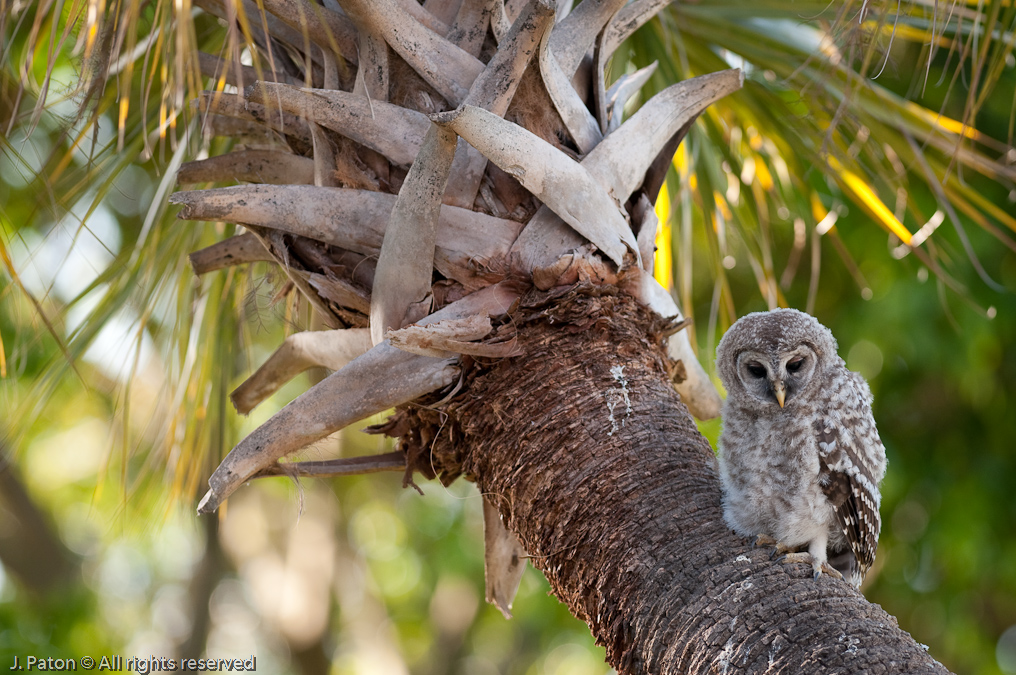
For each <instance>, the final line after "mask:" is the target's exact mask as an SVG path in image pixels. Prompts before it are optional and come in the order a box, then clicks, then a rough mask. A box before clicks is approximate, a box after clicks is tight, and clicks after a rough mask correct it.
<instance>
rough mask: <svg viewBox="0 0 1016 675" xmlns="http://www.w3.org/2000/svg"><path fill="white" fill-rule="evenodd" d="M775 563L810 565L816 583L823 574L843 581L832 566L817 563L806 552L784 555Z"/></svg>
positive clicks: (826, 563)
mask: <svg viewBox="0 0 1016 675" xmlns="http://www.w3.org/2000/svg"><path fill="white" fill-rule="evenodd" d="M776 562H778V563H781V564H784V565H786V564H793V563H804V564H806V565H811V568H812V570H814V572H815V575H814V577H813V578H814V579H815V580H816V581H817V580H818V578H819V577H820V576H822V574H823V573H825V574H828V575H829V576H831V577H832V578H833V579H840V580H842V579H843V575H842V574H840V572H839V570H837V569H836V568H834V567H833V566H832V565H830V564H829V563H828V562H826V561H824V560H823V561H822V562H819V561H818V559H817V558H815V556H813V555H812V554H810V553H808V552H807V551H800V552H790V553H786V554H784V555H783V556H781V557H780V558H778V559H777V560H776Z"/></svg>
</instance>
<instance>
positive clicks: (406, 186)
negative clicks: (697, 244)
mask: <svg viewBox="0 0 1016 675" xmlns="http://www.w3.org/2000/svg"><path fill="white" fill-rule="evenodd" d="M453 4H454V5H455V6H457V7H458V9H457V12H453V11H452V8H451V6H449V8H444V9H447V10H448V11H447V12H445V11H443V10H442V11H441V12H438V14H447V15H449V16H450V15H454V16H455V20H454V22H452V23H451V24H450V25H449V24H447V23H446V22H444V21H442V20H440V19H438V18H436V17H435V16H434V15H433V14H432V13H431V12H430V11H428V9H425V8H423V7H421V6H420V5H418V4H417V3H416V2H415V1H413V0H384V1H380V0H373V1H368V0H339V2H338V3H336V2H329V1H326V2H325V4H324V6H320V5H317V4H311V3H309V2H305V1H301V0H298V1H297V2H295V3H291V2H280V1H278V0H266V1H265V3H264V7H265V10H267V14H266V16H265V17H254V18H256V20H247V21H241V15H242V14H243V11H244V8H245V7H248V8H249V7H252V5H247V4H243V5H235V6H234V5H233V2H232V0H222V1H221V2H220V1H219V0H203V1H202V2H199V5H200V6H201V7H202V8H203V9H205V11H208V12H211V13H213V14H216V15H217V16H219V17H221V18H222V19H223V20H225V21H226V22H227V23H230V24H231V25H233V26H235V27H236V29H237V34H241V33H242V30H251V31H253V33H252V35H253V38H254V44H253V45H250V47H251V50H252V52H254V53H255V54H256V55H258V58H259V63H262V64H267V63H269V62H271V63H274V64H276V65H278V66H279V70H277V71H275V72H270V71H266V70H265V69H264V68H255V69H252V68H250V67H244V66H240V65H239V64H237V63H234V62H231V61H225V60H220V59H218V58H216V57H213V56H208V55H205V56H204V57H203V58H202V60H201V66H202V69H203V70H204V72H205V74H207V75H209V76H214V77H220V78H222V79H221V81H225V82H231V83H234V84H236V85H237V86H238V87H244V86H245V88H242V89H240V88H238V90H237V91H238V93H224V92H222V91H219V92H206V93H205V94H203V95H202V96H201V98H200V100H199V101H198V102H197V105H198V108H199V110H200V111H202V113H203V115H204V119H205V122H206V129H207V130H208V133H211V134H218V135H232V136H235V137H238V138H239V139H241V140H243V139H249V138H252V137H253V138H255V139H258V140H257V142H256V143H255V145H253V146H241V147H238V148H235V150H234V152H231V153H230V154H227V155H223V156H219V157H212V158H209V159H205V160H201V161H197V162H191V163H189V164H187V165H185V166H184V167H183V168H182V169H181V171H180V181H181V182H197V181H210V182H233V181H242V182H244V183H245V184H244V185H239V186H232V187H219V188H215V189H206V190H196V191H189V192H179V193H177V194H175V195H174V196H173V197H172V198H171V201H173V202H174V203H177V204H182V205H183V206H184V208H183V209H182V210H181V211H180V213H179V217H180V218H184V219H190V220H204V221H212V222H221V221H226V222H231V223H236V224H239V225H242V226H244V227H245V228H246V230H247V232H246V233H244V234H241V235H239V236H237V237H234V238H232V239H228V240H226V241H223V242H221V243H219V244H216V245H215V246H212V247H210V248H209V249H205V250H203V251H199V252H197V253H195V254H194V255H193V256H192V260H193V263H194V266H195V270H196V271H197V272H198V273H204V272H208V271H212V270H216V269H222V268H223V267H227V266H229V265H232V264H242V263H246V262H250V261H255V260H264V259H266V258H268V259H270V260H274V261H276V262H277V263H278V264H279V265H280V266H281V267H282V269H283V270H284V271H285V273H286V275H288V278H289V280H290V281H291V283H292V284H293V285H294V286H295V287H296V288H297V289H299V290H300V291H301V292H302V293H303V294H304V295H305V296H306V297H307V299H308V300H309V301H310V302H311V303H312V305H313V306H314V307H315V309H316V310H317V311H318V312H319V313H320V315H321V317H322V318H323V320H324V323H325V324H327V325H328V326H330V327H331V330H330V331H324V332H317V333H302V334H299V335H294V336H291V337H290V338H289V339H287V340H286V342H285V344H283V345H282V347H280V348H279V350H278V351H277V352H276V353H275V354H274V355H273V356H272V357H271V358H270V359H269V361H268V362H267V363H266V364H265V365H264V366H262V367H261V368H260V369H259V370H258V371H257V372H255V373H254V374H253V375H252V376H251V377H250V378H249V379H248V380H247V382H245V383H244V384H243V385H242V386H241V387H240V388H239V389H238V390H237V391H236V392H235V393H234V396H233V399H234V403H235V404H236V407H237V409H238V410H239V411H240V412H242V413H247V412H249V411H250V410H251V409H252V408H253V407H254V406H256V405H257V404H258V403H260V402H261V401H262V400H264V398H266V397H267V396H269V395H270V394H271V393H272V392H274V391H276V390H277V389H278V388H279V387H280V386H281V385H282V384H284V383H285V381H287V380H288V379H289V378H292V377H293V376H294V375H296V374H297V373H299V372H300V371H302V370H305V369H306V368H309V367H312V366H325V367H327V368H329V369H331V370H333V371H334V372H333V373H332V374H331V375H329V376H328V377H326V378H325V379H324V380H322V381H321V382H320V383H318V384H317V385H315V386H314V387H312V388H311V389H310V390H308V391H307V392H306V393H304V394H303V395H301V396H300V397H298V398H297V399H296V400H294V401H293V402H292V403H290V404H289V405H288V406H286V407H285V408H283V409H282V410H281V411H280V412H279V413H277V414H276V415H275V416H273V417H272V418H271V419H269V420H268V421H267V422H266V423H265V424H263V425H262V426H261V427H260V428H258V429H257V430H256V431H255V432H254V433H252V434H251V435H250V436H249V437H247V438H246V439H244V440H243V441H241V442H240V443H239V444H238V445H237V446H236V447H235V448H234V449H233V450H232V451H231V452H230V453H229V455H228V456H227V457H226V458H225V459H224V460H223V462H222V464H221V465H220V466H219V468H218V469H216V471H215V472H214V474H213V475H212V477H211V479H210V481H209V484H210V487H211V489H210V490H209V492H208V494H207V495H205V497H204V499H203V500H202V501H201V504H200V507H199V510H200V511H201V512H211V511H214V510H216V509H217V508H218V507H219V505H220V504H221V503H222V502H223V500H225V499H226V498H227V497H229V495H230V494H231V493H232V492H233V491H234V490H236V489H237V488H238V487H239V486H240V485H242V484H243V483H244V482H246V481H247V480H249V479H251V478H253V477H257V476H264V475H279V474H297V475H325V474H329V475H334V474H340V473H349V472H353V471H357V470H360V471H371V470H384V469H403V470H405V471H407V482H409V481H411V473H412V472H413V471H419V472H421V473H422V474H424V475H426V476H433V475H438V474H440V475H441V477H442V479H443V480H451V479H453V478H454V477H455V476H457V475H459V474H460V473H462V472H463V470H464V469H463V468H461V467H457V466H455V465H454V462H455V459H454V453H453V454H451V455H449V454H448V453H445V454H442V453H439V452H435V451H433V447H432V446H434V442H435V441H436V439H437V438H438V436H439V435H440V434H439V431H440V430H441V429H442V428H444V429H445V432H447V433H453V434H454V433H455V432H454V429H455V424H451V425H450V426H449V425H447V424H445V423H446V422H447V419H448V417H449V415H450V414H451V411H453V410H454V409H455V406H456V405H460V403H461V402H462V401H465V400H469V401H473V400H474V399H472V398H470V397H471V396H472V394H471V393H470V387H471V383H472V381H473V378H475V377H476V373H479V372H483V371H484V369H485V368H488V367H489V366H490V365H491V364H493V363H496V362H497V360H499V359H509V358H510V359H520V360H526V359H531V358H533V354H532V352H531V351H530V349H531V345H530V344H529V343H527V341H526V340H525V339H523V338H524V335H525V333H526V325H528V323H530V322H532V321H535V320H536V319H535V318H534V317H538V318H540V320H542V321H546V322H551V323H552V322H553V321H554V320H555V317H556V320H557V321H558V323H559V325H560V326H562V329H565V330H596V329H597V327H596V325H595V322H597V321H609V316H610V312H605V311H603V307H602V306H600V305H603V303H608V304H610V303H615V304H616V303H618V302H620V301H619V298H620V297H622V296H624V297H628V298H633V299H634V300H635V301H636V302H637V303H640V304H641V306H642V307H644V308H645V313H646V317H654V318H647V319H645V320H643V321H641V322H640V323H639V324H638V325H640V326H641V327H642V329H643V332H644V334H645V336H646V337H645V340H647V341H648V343H653V344H656V343H657V342H658V343H659V345H660V355H661V357H660V358H661V359H662V358H663V356H662V355H663V354H664V353H665V351H664V348H663V346H662V345H663V344H664V343H665V344H666V351H669V356H670V358H671V359H673V360H674V361H675V362H679V363H680V367H679V368H677V369H675V372H680V373H681V376H680V377H677V378H675V382H676V386H677V389H678V391H679V392H680V394H681V397H682V400H683V401H684V403H685V404H686V405H687V406H688V408H689V409H690V410H691V411H692V413H694V414H695V415H696V416H698V417H700V418H709V417H714V416H716V415H717V414H718V412H719V397H718V395H717V393H716V391H715V390H714V389H713V387H712V385H711V383H710V381H709V379H708V377H707V376H706V374H705V372H704V371H703V370H702V367H701V366H700V365H699V363H698V361H697V360H696V358H695V356H694V354H693V353H692V350H691V346H690V343H689V341H688V338H687V336H686V334H685V333H684V332H683V331H679V330H678V331H676V332H675V331H674V330H673V328H674V327H675V326H676V325H677V324H678V322H680V321H681V315H680V312H679V310H678V308H677V306H676V304H675V303H674V301H673V300H672V298H671V296H670V294H669V293H668V292H667V291H666V290H665V289H663V288H662V287H661V286H660V285H659V284H658V283H657V282H656V281H655V279H654V278H653V276H652V257H653V241H654V239H655V233H656V227H657V222H656V217H655V214H654V212H653V203H654V202H655V200H656V197H657V194H658V192H659V190H660V186H661V184H662V182H663V177H664V174H665V172H666V170H667V167H668V166H669V163H670V158H671V157H672V156H673V153H674V151H675V149H676V147H677V144H678V143H679V142H680V140H681V139H682V138H683V137H684V135H685V133H686V132H687V130H688V128H689V126H690V125H691V124H692V123H693V122H694V120H695V119H696V117H697V116H698V115H699V114H700V113H701V112H702V111H703V110H704V109H705V108H706V107H707V106H709V105H710V104H711V103H712V102H714V101H716V100H717V99H719V98H721V97H723V96H725V95H726V94H728V93H730V92H732V91H734V90H736V89H738V88H739V87H740V86H741V82H742V79H743V78H742V74H741V73H740V71H737V70H729V71H722V72H718V73H713V74H710V75H705V76H702V77H698V78H695V79H692V80H688V81H685V82H682V83H680V84H677V85H674V86H672V87H670V88H668V89H666V90H664V91H663V92H661V93H660V94H658V95H657V96H655V97H653V98H652V99H650V100H649V101H647V102H646V103H645V104H644V105H643V106H642V107H641V108H640V109H639V110H638V111H637V112H636V113H635V114H634V115H632V116H631V118H630V119H628V120H626V121H624V122H623V123H621V114H622V111H623V110H624V103H625V101H626V100H627V98H628V97H630V96H632V95H633V94H634V93H636V92H637V91H638V89H639V87H640V86H641V85H642V84H643V83H644V82H645V81H646V80H647V79H648V77H649V75H651V72H652V71H651V69H648V70H643V71H639V72H637V73H633V74H632V75H629V76H625V77H624V78H622V79H621V80H620V81H618V82H614V83H609V82H605V81H604V77H605V71H606V63H607V59H608V58H609V57H610V55H611V54H612V53H613V51H614V50H615V49H616V48H617V47H618V46H619V45H620V44H621V42H622V41H623V40H624V39H625V38H626V37H627V36H628V35H630V34H631V33H632V32H633V31H634V30H635V29H636V28H638V27H639V26H641V25H642V24H644V23H645V22H646V21H648V20H649V19H650V18H651V17H652V16H653V15H654V14H655V13H656V12H657V11H659V10H660V9H661V8H662V7H663V6H664V5H665V4H666V3H665V2H661V1H659V0H638V1H636V2H632V3H630V4H628V3H626V2H625V0H610V1H608V2H592V1H591V0H587V2H583V3H581V4H579V5H578V6H577V7H576V8H575V9H574V11H571V12H570V13H563V14H564V17H563V18H562V19H561V20H557V19H558V13H557V12H556V10H555V7H554V5H553V3H549V2H542V1H539V0H532V1H531V2H529V3H521V2H507V3H505V2H501V0H496V1H494V2H490V1H489V0H461V3H459V2H455V3H453ZM438 5H441V3H434V2H428V4H427V7H429V8H431V9H435V8H436V7H437V6H438ZM248 11H251V10H249V9H248ZM246 18H247V19H250V18H251V17H246ZM241 24H242V25H241ZM266 29H267V31H268V32H267V33H264V32H263V31H264V30H266ZM259 73H260V74H259ZM255 79H257V81H253V80H255ZM255 146H256V147H255ZM576 289H578V290H576ZM570 293H571V294H574V293H578V296H575V297H580V296H581V297H582V298H584V300H583V301H582V302H568V301H566V299H567V298H568V297H572V296H569V294H570ZM590 302H592V303H593V304H594V305H598V307H591V306H590ZM574 308H578V310H577V311H578V312H579V314H575V315H570V316H567V317H564V316H557V315H556V313H558V312H565V313H568V312H572V313H573V314H574V312H575V311H576V310H575V309H574ZM583 317H597V318H595V319H593V318H583ZM590 322H592V323H590ZM667 326H670V327H671V330H670V331H668V330H667V329H666V327H667ZM565 327H567V328H565ZM668 333H669V335H667V334H668ZM665 335H667V336H666V337H664V336H665ZM648 343H647V344H648ZM617 377H619V378H621V379H623V375H618V376H617ZM619 381H620V380H619ZM474 402H475V401H474ZM393 407H400V410H401V412H400V413H398V414H397V415H396V417H395V418H394V419H393V420H392V421H391V422H389V424H388V425H386V426H385V427H384V429H383V430H384V431H386V432H387V433H390V434H392V435H395V436H400V437H401V438H402V439H403V442H402V444H401V445H400V451H401V452H402V454H403V459H402V461H400V459H399V457H395V456H383V457H381V458H378V459H377V460H374V461H372V460H363V459H357V460H341V459H340V460H334V461H330V462H314V463H294V464H285V465H280V464H279V463H278V462H279V460H280V459H283V458H284V457H286V456H287V455H290V454H291V453H293V452H295V451H297V450H300V449H301V448H303V447H305V446H307V445H308V444H310V443H313V442H315V441H317V440H319V439H321V438H323V437H325V436H327V435H329V434H331V433H333V432H335V431H337V430H339V429H341V428H343V427H345V426H347V425H349V424H352V423H353V422H356V421H358V420H361V419H363V418H365V417H368V416H370V415H373V414H375V413H378V412H381V411H384V410H387V409H389V408H393ZM611 410H613V408H611ZM502 414H514V413H511V412H510V411H503V413H502ZM612 414H613V413H612ZM617 414H618V415H622V412H621V411H620V409H619V410H618V413H617ZM611 420H612V421H614V422H616V424H622V423H623V415H622V416H621V417H618V418H616V420H615V418H614V417H611ZM442 425H444V427H443V426H442ZM445 432H442V433H445ZM505 537H509V538H510V537H511V535H508V534H507V531H506V530H505V529H504V527H503V526H502V527H500V529H498V528H497V527H495V526H494V525H493V521H491V523H488V557H490V556H491V555H492V554H491V553H490V551H492V550H495V549H497V550H502V551H508V552H509V553H505V554H504V555H509V557H510V556H515V563H516V564H511V561H510V560H509V561H508V564H505V565H502V566H501V567H502V568H503V569H504V570H506V571H504V572H500V573H497V574H495V575H494V576H497V577H498V578H499V579H500V580H499V581H498V583H497V584H495V586H497V588H495V589H491V588H489V589H488V595H489V596H490V597H491V599H492V600H493V601H494V602H496V603H497V604H498V606H499V607H501V609H502V611H505V612H506V613H507V611H508V607H509V606H510V602H511V596H512V595H513V594H514V586H513V584H514V585H517V579H515V580H514V581H512V579H514V575H515V574H516V573H518V571H519V570H520V568H521V564H517V563H518V552H519V551H518V546H517V543H516V544H514V545H513V544H511V542H507V543H505V542H504V541H501V540H504V539H505ZM499 541H501V544H504V545H503V546H502V545H501V544H499V543H498V542H499ZM494 558H495V559H489V560H488V571H489V570H491V569H493V568H496V567H498V565H499V558H503V556H494ZM502 562H503V560H502ZM491 574H493V573H491ZM488 581H490V580H488Z"/></svg>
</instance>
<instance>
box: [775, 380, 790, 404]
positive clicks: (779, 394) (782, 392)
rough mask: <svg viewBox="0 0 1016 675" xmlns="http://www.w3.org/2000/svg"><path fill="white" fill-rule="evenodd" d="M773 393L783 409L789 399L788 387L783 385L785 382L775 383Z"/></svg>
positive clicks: (778, 381)
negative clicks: (785, 401) (784, 402)
mask: <svg viewBox="0 0 1016 675" xmlns="http://www.w3.org/2000/svg"><path fill="white" fill-rule="evenodd" d="M773 393H774V394H776V402H777V403H779V404H780V407H781V408H782V407H783V401H784V400H786V398H787V385H785V384H783V380H776V381H775V382H773Z"/></svg>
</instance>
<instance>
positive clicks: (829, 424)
mask: <svg viewBox="0 0 1016 675" xmlns="http://www.w3.org/2000/svg"><path fill="white" fill-rule="evenodd" d="M844 373H845V374H846V375H847V376H848V377H847V378H846V381H845V382H844V383H843V385H844V386H842V387H838V388H837V389H838V392H837V393H838V394H839V396H837V397H836V398H837V399H838V400H836V401H835V404H833V403H834V402H833V401H830V405H828V406H826V408H825V410H824V414H823V415H822V417H820V418H819V420H817V421H816V422H815V432H816V434H817V441H818V455H819V484H820V485H821V486H822V491H823V492H824V493H825V495H826V496H827V497H828V498H829V501H830V503H831V504H832V506H833V510H834V512H835V514H836V520H837V522H838V523H839V526H840V528H841V531H842V532H843V534H844V536H845V537H846V539H847V543H848V544H849V546H850V551H851V553H853V556H854V558H855V559H856V566H854V565H851V566H850V567H851V570H850V571H851V572H852V574H851V575H850V576H852V577H854V578H853V579H851V581H853V582H854V584H855V585H860V582H861V579H863V578H864V575H865V574H867V572H868V570H869V569H870V568H871V565H872V563H873V562H875V550H876V549H877V548H878V535H879V532H880V531H881V529H882V518H881V516H880V515H879V505H880V503H881V495H880V493H879V489H878V485H879V483H880V482H881V480H882V476H883V475H884V474H885V448H884V447H883V446H882V441H881V440H880V439H879V437H878V431H877V430H876V429H875V420H874V418H873V417H872V414H871V392H870V390H869V389H868V385H867V383H866V382H865V381H864V380H863V379H862V378H861V376H860V375H857V374H856V373H851V372H849V371H844Z"/></svg>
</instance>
